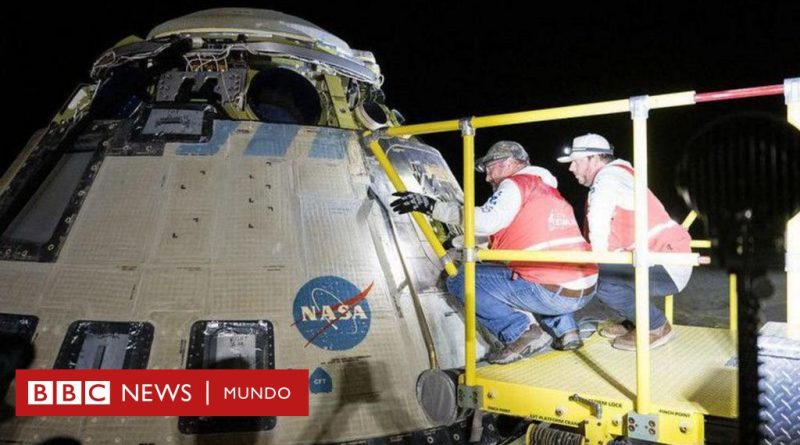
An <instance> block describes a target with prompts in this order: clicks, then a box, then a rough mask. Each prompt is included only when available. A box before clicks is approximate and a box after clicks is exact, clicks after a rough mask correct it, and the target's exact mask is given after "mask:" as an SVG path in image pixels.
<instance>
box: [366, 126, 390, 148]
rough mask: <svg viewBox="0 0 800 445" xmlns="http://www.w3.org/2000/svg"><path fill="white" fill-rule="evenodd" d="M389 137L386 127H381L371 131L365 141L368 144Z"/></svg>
mask: <svg viewBox="0 0 800 445" xmlns="http://www.w3.org/2000/svg"><path fill="white" fill-rule="evenodd" d="M388 138H389V136H386V129H385V128H381V129H378V130H374V131H370V132H369V134H368V135H366V136H364V142H365V143H367V144H371V143H373V142H375V141H379V140H381V139H388Z"/></svg>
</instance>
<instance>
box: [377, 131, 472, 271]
mask: <svg viewBox="0 0 800 445" xmlns="http://www.w3.org/2000/svg"><path fill="white" fill-rule="evenodd" d="M369 147H370V149H371V150H372V154H373V155H375V159H377V160H378V163H379V164H380V166H381V167H383V170H384V171H385V172H386V176H388V177H389V181H390V182H391V183H392V185H393V186H394V188H395V189H397V191H399V192H405V191H406V190H407V189H406V186H405V184H404V183H403V180H402V179H400V176H399V175H398V174H397V171H396V170H395V169H394V167H393V166H392V163H391V162H390V161H389V158H388V157H387V156H386V153H384V151H383V148H381V145H380V143H379V142H378V140H377V139H373V140H372V141H371V142H370V143H369ZM411 217H412V218H413V219H414V221H415V222H416V223H417V225H418V226H419V228H420V229H421V230H422V233H423V235H425V239H426V240H428V243H430V245H431V247H432V248H433V251H434V253H435V254H436V257H437V258H439V259H442V260H443V261H444V269H445V271H447V274H448V275H450V276H453V275H455V274H456V273H457V270H456V266H455V265H454V264H453V262H452V261H450V259H449V258H447V251H446V250H444V247H443V246H442V243H440V242H439V238H437V237H436V234H435V233H434V232H433V228H432V227H431V224H430V223H429V222H428V220H427V219H426V218H425V215H423V214H422V213H419V212H412V213H411Z"/></svg>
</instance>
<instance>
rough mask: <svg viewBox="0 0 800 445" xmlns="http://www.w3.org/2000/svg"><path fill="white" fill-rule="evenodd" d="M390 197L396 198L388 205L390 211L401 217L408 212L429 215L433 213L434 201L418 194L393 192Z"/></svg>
mask: <svg viewBox="0 0 800 445" xmlns="http://www.w3.org/2000/svg"><path fill="white" fill-rule="evenodd" d="M392 196H397V197H398V198H397V199H395V200H394V201H392V202H391V203H390V205H391V206H392V210H394V211H395V212H397V213H399V214H401V215H402V214H405V213H408V212H422V213H425V214H426V215H430V214H432V213H433V206H435V205H436V200H435V199H433V198H429V197H427V196H425V195H421V194H419V193H414V192H395V193H392Z"/></svg>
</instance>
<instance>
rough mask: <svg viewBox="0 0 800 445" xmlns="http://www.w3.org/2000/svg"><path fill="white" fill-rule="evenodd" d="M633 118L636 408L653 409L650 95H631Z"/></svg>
mask: <svg viewBox="0 0 800 445" xmlns="http://www.w3.org/2000/svg"><path fill="white" fill-rule="evenodd" d="M630 110H631V119H632V120H633V163H634V168H635V170H636V175H635V176H634V186H633V192H634V193H633V194H634V215H635V221H634V234H635V240H636V242H635V249H634V258H633V265H634V267H635V279H636V282H635V287H636V293H635V295H636V411H637V412H638V413H639V414H648V413H649V412H650V312H649V309H650V275H649V270H650V258H649V251H648V246H647V222H648V219H647V116H648V108H647V96H639V97H633V98H631V99H630Z"/></svg>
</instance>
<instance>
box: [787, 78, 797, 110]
mask: <svg viewBox="0 0 800 445" xmlns="http://www.w3.org/2000/svg"><path fill="white" fill-rule="evenodd" d="M783 97H784V98H785V103H786V104H787V105H788V104H790V103H797V102H800V77H795V78H794V79H786V80H784V81H783Z"/></svg>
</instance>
